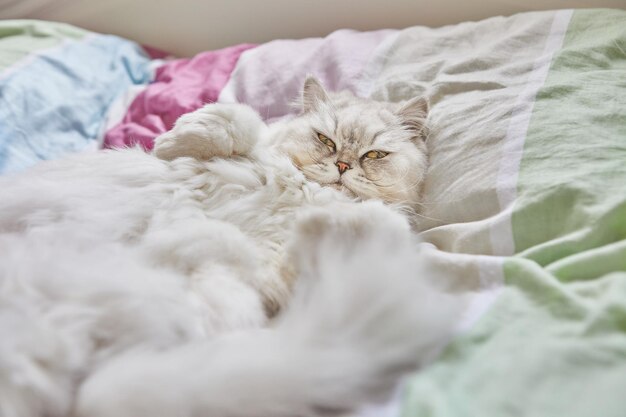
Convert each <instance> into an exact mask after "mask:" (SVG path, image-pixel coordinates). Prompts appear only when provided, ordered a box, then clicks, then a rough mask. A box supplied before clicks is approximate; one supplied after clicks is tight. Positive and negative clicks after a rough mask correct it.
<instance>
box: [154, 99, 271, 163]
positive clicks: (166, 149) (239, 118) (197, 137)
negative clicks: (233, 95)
mask: <svg viewBox="0 0 626 417" xmlns="http://www.w3.org/2000/svg"><path fill="white" fill-rule="evenodd" d="M264 128H265V124H264V123H263V121H262V120H261V118H260V117H259V115H258V113H257V112H255V111H254V110H253V109H252V108H250V107H249V106H246V105H243V104H207V105H206V106H204V107H201V108H200V109H198V110H196V111H194V112H191V113H187V114H184V115H182V116H181V117H180V118H179V119H178V120H177V121H176V123H175V124H174V127H173V128H172V130H170V131H169V132H165V133H163V134H162V135H160V136H159V137H157V138H156V139H155V141H154V155H155V156H156V157H157V158H160V159H165V160H168V161H171V160H173V159H175V158H180V157H191V158H196V159H199V160H207V159H211V158H214V157H229V156H233V155H241V156H244V155H247V154H248V153H249V152H250V151H251V150H252V148H253V147H254V145H255V144H256V141H257V138H258V137H259V135H260V134H261V130H262V129H264Z"/></svg>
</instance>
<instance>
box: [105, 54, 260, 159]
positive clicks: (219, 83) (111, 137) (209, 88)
mask: <svg viewBox="0 0 626 417" xmlns="http://www.w3.org/2000/svg"><path fill="white" fill-rule="evenodd" d="M255 46H256V45H250V44H243V45H237V46H234V47H230V48H225V49H220V50H217V51H211V52H204V53H201V54H198V55H196V56H195V57H193V58H190V59H177V60H174V61H170V62H167V63H165V65H163V66H161V67H159V68H158V69H157V71H156V76H155V80H154V81H153V82H152V83H151V84H150V85H148V86H147V88H146V89H145V90H144V91H142V92H141V93H140V94H139V95H138V96H137V97H136V98H135V99H134V100H133V102H132V104H131V105H130V107H129V109H128V111H127V112H126V115H125V116H124V118H123V119H122V121H121V122H120V123H119V124H117V125H116V126H114V127H113V128H112V129H110V130H109V131H108V132H106V134H105V136H104V147H105V148H115V147H124V146H132V145H135V144H140V145H141V146H143V147H144V148H145V149H147V150H149V149H152V146H153V141H154V138H155V137H156V136H158V135H159V134H161V133H163V132H165V131H167V130H169V129H170V128H171V127H172V125H173V124H174V122H175V121H176V119H177V118H178V117H179V116H180V115H182V114H184V113H188V112H190V111H193V110H195V109H197V108H199V107H201V106H202V105H204V104H206V103H211V102H215V101H217V98H218V96H219V94H220V92H221V91H222V88H224V85H226V83H227V82H228V79H229V77H230V75H231V73H232V71H233V69H234V68H235V65H236V64H237V60H238V59H239V56H240V55H241V54H242V53H243V52H244V51H246V50H248V49H250V48H254V47H255Z"/></svg>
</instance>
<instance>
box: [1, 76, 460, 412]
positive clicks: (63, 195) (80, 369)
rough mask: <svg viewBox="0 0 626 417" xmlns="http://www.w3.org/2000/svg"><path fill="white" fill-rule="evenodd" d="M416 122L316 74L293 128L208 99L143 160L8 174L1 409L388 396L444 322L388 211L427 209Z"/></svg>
mask: <svg viewBox="0 0 626 417" xmlns="http://www.w3.org/2000/svg"><path fill="white" fill-rule="evenodd" d="M426 112H427V105H426V102H425V101H424V100H422V99H415V100H412V101H409V102H408V103H405V104H404V105H397V104H391V103H377V102H372V101H367V100H362V99H357V98H355V97H353V96H350V95H348V94H340V95H329V94H327V93H326V92H325V91H324V89H323V88H322V86H321V85H320V84H319V83H318V82H317V81H315V80H314V79H311V78H310V79H308V80H307V81H306V83H305V87H304V92H303V107H302V112H301V114H300V115H299V116H298V117H296V118H293V119H291V120H288V121H285V122H281V123H278V124H274V125H272V126H269V127H268V126H266V125H265V124H264V123H263V122H262V121H261V119H260V118H259V116H258V115H257V114H256V113H255V112H254V111H253V110H251V109H250V108H248V107H246V106H243V105H238V104H233V105H225V104H212V105H207V106H205V107H204V108H202V109H200V110H198V111H196V112H193V113H190V114H187V115H184V116H182V117H181V118H180V119H179V120H178V121H177V122H176V125H175V126H174V128H173V129H172V130H171V131H170V132H167V133H165V134H164V135H162V136H161V137H159V138H158V139H157V141H156V145H155V150H154V152H153V154H152V155H150V154H146V153H144V152H142V151H141V150H136V149H126V150H118V151H105V152H99V153H95V154H90V155H76V156H73V157H71V158H67V159H65V160H59V161H52V162H47V163H43V164H41V165H39V166H38V167H36V168H35V169H32V170H30V171H29V172H26V173H23V174H20V175H16V176H11V177H5V178H2V179H0V415H1V416H2V417H44V416H45V417H57V416H58V417H64V416H81V417H144V416H145V417H147V416H150V417H160V416H163V417H174V416H176V417H181V416H184V417H187V416H189V417H191V416H211V417H269V416H271V417H282V416H284V417H301V416H330V415H337V414H339V413H342V412H346V411H350V410H353V409H355V408H356V407H359V406H360V405H362V404H364V403H368V402H376V401H380V400H383V399H385V398H386V397H387V396H388V395H389V394H390V392H391V391H392V390H393V388H394V386H395V384H396V382H397V381H398V379H399V378H400V377H401V376H402V375H404V374H405V373H406V372H410V371H411V370H413V369H415V368H416V367H417V366H419V365H421V364H424V363H426V362H427V361H428V360H429V359H431V358H432V356H433V354H434V353H435V352H436V351H437V350H438V349H439V348H440V347H441V345H442V343H444V341H445V340H446V338H447V337H448V336H449V334H450V330H451V327H452V322H453V321H454V316H455V310H456V307H455V305H454V303H453V302H452V301H451V300H450V299H449V298H448V297H447V296H445V295H443V294H441V293H440V292H438V291H436V290H434V289H433V287H432V285H431V284H429V283H428V282H429V280H430V279H432V278H433V277H432V273H431V272H428V271H426V270H425V268H424V267H423V265H422V262H421V261H420V258H419V253H418V251H417V249H416V246H415V243H416V242H415V239H414V237H413V235H412V233H411V229H410V225H409V222H408V220H407V218H406V217H405V215H403V214H402V212H403V211H402V210H401V209H400V208H399V207H400V204H401V205H402V206H403V207H404V208H406V207H414V206H415V205H416V204H417V202H418V201H419V186H420V184H421V181H422V179H423V175H424V171H425V164H426V158H425V151H424V145H423V135H424V120H425V118H426ZM366 199H373V200H371V201H362V200H366ZM381 200H382V201H385V202H386V203H387V204H383V202H381Z"/></svg>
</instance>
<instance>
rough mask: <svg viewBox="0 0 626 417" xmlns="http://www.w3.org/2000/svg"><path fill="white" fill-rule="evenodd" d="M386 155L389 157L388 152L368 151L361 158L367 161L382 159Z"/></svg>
mask: <svg viewBox="0 0 626 417" xmlns="http://www.w3.org/2000/svg"><path fill="white" fill-rule="evenodd" d="M387 155H389V152H383V151H369V152H368V153H366V154H365V155H363V157H364V158H368V159H380V158H384V157H385V156H387Z"/></svg>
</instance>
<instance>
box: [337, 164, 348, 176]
mask: <svg viewBox="0 0 626 417" xmlns="http://www.w3.org/2000/svg"><path fill="white" fill-rule="evenodd" d="M335 165H337V169H339V175H341V174H343V173H344V172H346V171H347V170H349V169H350V164H348V163H345V162H343V161H337V162H335Z"/></svg>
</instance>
